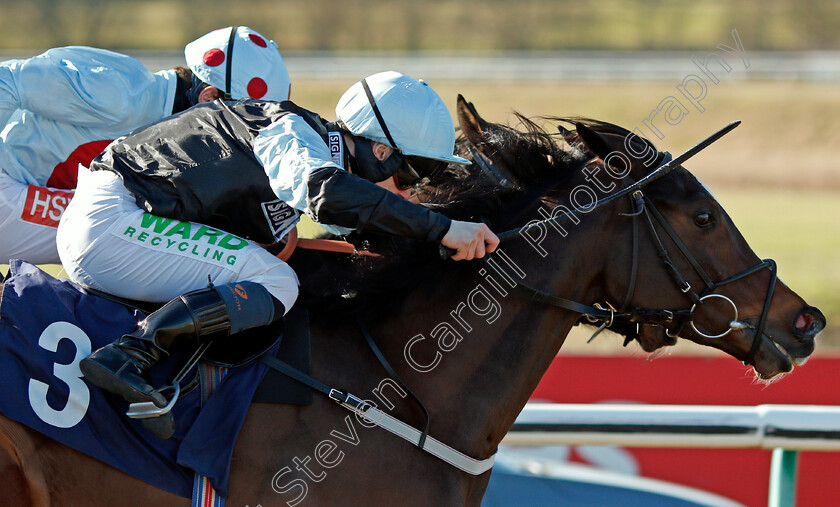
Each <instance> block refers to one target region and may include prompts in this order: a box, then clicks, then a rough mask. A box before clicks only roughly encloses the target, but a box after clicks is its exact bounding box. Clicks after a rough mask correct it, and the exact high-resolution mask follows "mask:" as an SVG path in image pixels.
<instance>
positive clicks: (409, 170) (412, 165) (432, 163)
mask: <svg viewBox="0 0 840 507" xmlns="http://www.w3.org/2000/svg"><path fill="white" fill-rule="evenodd" d="M392 156H393V155H392ZM447 165H448V164H447V163H446V162H444V161H442V160H434V159H431V158H424V157H413V156H408V157H405V156H404V157H403V162H402V164H400V166H399V167H398V168H397V172H396V173H394V179H395V181H396V183H397V188H399V189H400V190H407V189H410V188H413V187H415V186H417V184H418V183H420V181H422V180H423V178H424V177H429V178H434V177H436V176H438V175H439V174H440V173H441V172H443V170H444V169H446V166H447Z"/></svg>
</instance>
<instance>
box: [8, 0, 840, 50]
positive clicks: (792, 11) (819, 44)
mask: <svg viewBox="0 0 840 507" xmlns="http://www.w3.org/2000/svg"><path fill="white" fill-rule="evenodd" d="M2 6H3V13H2V16H1V17H0V47H3V48H7V49H9V48H45V47H51V46H56V45H67V44H87V45H94V46H102V47H109V48H153V49H171V48H176V47H179V46H183V45H184V44H186V43H187V42H189V41H190V40H192V39H194V38H196V37H198V36H200V35H201V34H203V33H205V32H208V31H210V30H212V29H214V28H218V27H222V26H229V25H248V26H251V27H254V28H256V29H257V30H260V31H262V32H263V33H270V34H272V37H273V38H274V40H276V41H277V42H278V44H279V46H280V47H281V48H285V49H300V50H357V49H360V50H380V49H383V50H394V49H398V50H438V49H442V50H454V49H462V50H463V49H470V50H510V49H514V50H517V49H521V50H554V49H658V50H672V49H705V48H708V47H709V46H710V43H711V41H716V40H717V39H718V38H719V36H720V34H722V33H723V34H725V33H728V32H729V30H731V29H732V28H733V27H735V28H738V30H739V32H741V33H742V36H743V37H745V38H747V39H749V40H750V47H752V48H754V49H769V50H802V49H831V48H834V49H837V48H840V30H838V29H837V28H838V26H840V4H838V2H836V1H833V0H742V1H739V2H733V1H721V0H693V1H685V0H630V1H619V0H599V1H595V0H575V1H572V0H520V1H509V0H481V1H479V0H424V1H422V2H421V1H417V0H373V1H364V0H341V1H335V0H306V1H300V0H270V1H269V0H237V1H236V2H231V1H221V0H166V1H161V0H157V1H155V0H4V1H3V3H2Z"/></svg>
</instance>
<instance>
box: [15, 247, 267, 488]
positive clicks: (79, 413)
mask: <svg viewBox="0 0 840 507" xmlns="http://www.w3.org/2000/svg"><path fill="white" fill-rule="evenodd" d="M143 318H144V315H143V314H142V313H140V312H138V311H136V310H133V309H130V308H128V307H125V306H122V305H120V304H117V303H114V302H111V301H107V300H104V299H102V298H99V297H96V296H93V295H89V294H86V293H84V292H83V289H81V288H80V287H79V286H77V285H75V284H73V283H72V282H69V281H67V280H56V279H54V278H52V277H50V276H49V275H47V274H46V273H44V272H43V271H41V270H40V269H38V268H37V267H35V266H33V265H31V264H28V263H26V262H24V261H20V260H15V261H13V262H12V264H11V271H10V277H9V279H8V280H6V282H5V284H4V292H3V297H2V301H0V371H3V375H2V377H0V392H2V393H3V395H2V396H0V412H2V413H3V414H4V415H5V416H6V417H9V418H11V419H14V420H15V421H18V422H20V423H22V424H24V425H26V426H28V427H30V428H32V429H34V430H36V431H38V432H40V433H42V434H44V435H46V436H47V437H50V438H52V439H54V440H57V441H59V442H61V443H63V444H65V445H67V446H69V447H72V448H74V449H76V450H78V451H80V452H83V453H85V454H87V455H88V456H91V457H93V458H96V459H98V460H100V461H103V462H105V463H107V464H109V465H111V466H113V467H115V468H117V469H119V470H122V471H124V472H126V473H128V474H130V475H132V476H134V477H137V478H138V479H141V480H143V481H145V482H148V483H149V484H152V485H154V486H156V487H158V488H161V489H164V490H166V491H169V492H171V493H174V494H177V495H180V496H184V497H187V498H189V497H190V496H191V495H192V486H193V477H194V474H195V473H199V474H201V475H204V476H207V477H208V478H209V479H210V482H211V483H212V485H213V487H214V488H216V489H217V490H218V491H219V493H221V494H222V495H226V494H227V491H228V479H229V472H230V458H231V456H232V453H233V444H234V441H235V439H236V435H237V434H238V432H239V430H240V428H241V426H242V422H243V421H244V419H245V413H246V411H247V408H248V405H249V404H250V400H251V398H252V396H253V393H254V391H255V390H256V387H257V385H258V384H259V382H260V380H261V379H262V377H263V376H264V375H265V373H266V371H267V367H266V366H265V365H263V364H262V363H259V362H254V363H251V364H250V365H247V366H244V367H240V368H235V369H231V370H229V372H228V374H227V375H226V376H225V378H224V380H223V381H222V382H221V384H219V386H218V387H217V388H216V390H215V391H214V392H213V395H212V396H211V397H210V398H209V400H208V401H207V402H206V403H205V405H204V408H202V409H199V406H200V393H199V392H198V391H199V390H194V391H192V392H190V393H188V394H186V395H184V396H182V397H181V399H180V400H179V401H178V403H177V404H176V406H175V409H174V410H173V413H174V416H175V423H176V429H175V434H174V436H173V437H172V438H171V439H169V440H161V439H158V438H156V437H154V436H152V434H151V433H149V432H148V431H147V430H146V429H145V428H144V427H143V425H142V424H141V423H140V422H139V421H136V420H132V419H129V418H128V417H127V416H126V415H125V412H126V410H127V409H128V403H127V402H125V401H124V400H123V399H122V398H120V397H119V396H115V395H111V394H109V393H105V392H104V391H101V390H99V389H97V388H96V387H94V386H91V385H89V384H87V383H86V382H85V381H84V379H83V378H82V374H81V371H80V370H79V361H81V360H82V359H83V358H84V357H86V356H87V355H88V354H90V352H91V350H96V349H98V348H99V347H102V346H104V345H106V344H108V343H110V342H112V341H113V340H114V339H115V338H117V337H119V336H120V335H122V334H124V333H127V332H130V331H132V330H133V329H134V328H135V327H136V325H137V322H138V321H140V320H142V319H143ZM278 346H279V345H278V344H275V346H274V348H273V350H272V351H270V352H269V353H272V354H273V353H276V348H277V347H278ZM182 363H183V361H178V360H175V361H167V362H166V364H164V365H161V367H156V368H153V369H152V372H151V375H152V380H153V382H154V383H155V385H163V384H167V383H169V379H171V378H172V376H173V375H174V373H175V372H174V371H173V370H172V368H173V367H174V366H175V365H176V364H182ZM166 368H168V371H167V370H166ZM90 480H91V481H95V480H96V478H95V477H91V478H90Z"/></svg>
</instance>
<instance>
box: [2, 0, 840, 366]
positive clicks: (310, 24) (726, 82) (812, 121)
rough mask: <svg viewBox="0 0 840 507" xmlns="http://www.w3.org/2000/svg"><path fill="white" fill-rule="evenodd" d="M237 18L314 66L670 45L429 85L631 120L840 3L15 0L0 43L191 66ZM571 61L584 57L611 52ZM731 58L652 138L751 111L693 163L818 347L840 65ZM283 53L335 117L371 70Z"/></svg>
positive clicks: (493, 100)
mask: <svg viewBox="0 0 840 507" xmlns="http://www.w3.org/2000/svg"><path fill="white" fill-rule="evenodd" d="M237 24H241V25H247V26H251V27H252V28H255V29H256V30H258V31H260V32H261V33H263V34H264V35H266V36H268V37H270V38H272V39H274V40H275V41H276V42H277V43H278V46H279V47H280V51H281V52H282V53H284V54H286V55H301V54H304V53H305V54H306V55H308V56H312V57H314V58H315V59H316V60H315V61H316V62H317V61H318V60H317V59H318V58H319V55H330V54H335V52H338V54H339V55H341V52H342V51H347V52H353V56H354V57H358V56H361V57H362V58H366V57H370V58H372V59H375V58H377V57H381V56H382V55H391V54H394V53H397V54H400V55H405V56H406V57H407V58H408V59H409V60H410V59H411V58H412V57H414V56H415V55H424V54H446V55H449V56H454V57H456V58H458V57H459V55H467V54H468V55H470V56H471V57H475V56H476V55H479V56H486V57H489V58H492V57H493V56H494V55H499V54H506V55H508V56H510V55H513V58H514V59H516V58H522V59H527V58H530V56H529V55H532V54H533V55H543V54H546V53H549V54H558V55H562V54H564V53H563V52H564V51H568V50H576V51H582V50H603V51H609V52H610V57H612V58H618V59H621V58H622V54H624V53H622V51H628V50H632V51H646V52H647V51H650V53H649V54H650V58H653V59H654V60H655V59H656V58H658V57H660V56H662V57H664V56H668V55H670V57H671V58H672V59H673V58H674V53H673V52H674V51H681V52H682V53H676V55H677V57H676V58H677V59H682V60H683V63H684V66H682V67H677V68H676V69H674V70H673V71H671V70H666V71H664V73H663V71H662V70H661V69H660V71H659V72H658V74H657V77H656V78H655V79H653V78H651V79H650V80H645V79H644V78H642V79H639V78H638V77H636V78H634V79H632V80H624V81H620V80H619V81H617V80H615V79H607V80H600V81H599V80H596V79H593V78H591V77H585V78H584V77H582V78H580V79H576V76H575V75H570V76H564V77H563V79H562V80H555V81H552V80H545V79H542V80H534V81H533V82H531V81H529V80H528V79H522V78H521V77H520V78H517V79H515V80H511V79H504V78H497V79H494V78H492V77H490V78H488V77H487V76H476V77H473V78H469V79H451V78H446V76H444V77H443V78H438V79H437V80H432V79H430V80H429V81H430V82H431V84H432V85H433V86H434V87H435V89H436V90H437V91H438V92H439V93H440V95H441V96H442V97H443V98H444V100H445V101H446V103H447V104H448V105H449V106H450V107H451V108H453V109H454V105H455V97H456V95H457V94H458V93H462V94H464V95H465V96H466V98H467V99H468V100H470V101H472V102H474V103H475V104H476V106H477V107H478V110H479V111H480V112H481V113H482V115H483V116H485V117H486V118H487V119H489V120H493V121H502V122H508V121H511V112H512V111H514V110H517V111H521V112H522V113H524V114H526V115H528V116H537V115H564V116H575V115H580V116H588V117H594V118H598V119H603V120H607V121H611V122H614V123H618V124H621V125H623V126H625V127H628V128H633V127H637V126H640V125H641V124H642V121H643V120H644V119H645V118H648V117H649V115H650V114H651V112H652V111H653V110H654V109H655V108H656V107H657V105H658V104H660V102H661V101H662V100H663V99H664V98H666V97H668V96H675V95H676V96H678V93H677V91H676V89H675V87H676V86H677V85H678V84H680V82H681V80H682V79H683V78H684V77H685V76H686V75H687V74H688V73H690V72H694V73H698V72H699V71H698V70H697V68H696V67H694V66H693V65H692V64H691V62H690V60H689V57H690V56H691V55H693V54H695V53H696V54H697V55H700V56H702V55H704V54H707V53H709V52H713V51H715V48H716V46H717V45H718V44H719V43H721V42H724V43H730V44H731V41H732V38H731V31H732V30H733V29H737V31H738V34H739V36H740V39H741V41H742V42H743V46H744V48H745V49H746V52H747V55H748V56H750V57H751V58H755V57H756V56H757V55H758V53H759V52H762V53H761V54H762V55H764V56H768V58H770V60H769V61H770V63H769V64H766V65H769V67H771V68H772V65H773V63H772V61H773V60H772V58H773V57H774V55H779V56H784V57H790V58H794V59H795V58H798V57H799V55H806V54H807V55H814V54H817V55H833V54H835V53H833V51H837V50H840V30H838V27H840V2H834V1H823V0H798V1H793V0H770V1H761V2H759V1H757V0H748V1H742V2H724V1H716V0H696V1H691V2H689V1H682V0H634V1H615V0H607V1H598V2H596V1H574V2H573V1H557V0H550V1H549V0H526V1H516V2H512V1H501V0H489V1H477V0H464V1H454V0H431V1H424V2H418V1H405V0H389V1H380V0H377V1H361V0H344V1H333V0H307V1H305V2H303V1H276V0H275V1H271V2H269V1H261V0H251V1H249V0H240V1H237V2H223V1H217V0H211V1H197V0H180V1H179V0H169V1H166V2H163V1H141V0H111V1H106V0H86V1H82V0H68V1H58V0H26V1H20V0H4V2H3V14H2V16H0V51H3V52H5V53H9V54H14V55H15V56H32V55H34V54H37V53H38V52H40V51H41V50H43V49H46V48H48V47H52V46H57V45H68V44H83V45H93V46H98V47H105V48H109V49H115V50H125V51H127V52H132V51H137V50H159V51H164V52H168V54H170V55H174V56H172V57H173V58H175V60H178V61H177V63H182V58H183V56H182V54H183V53H182V48H183V45H184V44H185V43H187V42H189V41H191V40H193V39H194V38H196V37H198V36H200V35H202V34H204V33H206V32H208V31H210V30H213V29H216V28H220V27H224V26H230V25H237ZM765 51H766V52H767V53H764V52H765ZM511 52H512V53H511ZM531 52H533V53H531ZM802 52H808V53H802ZM645 54H648V53H645ZM838 54H840V53H838ZM576 56H577V57H579V58H582V59H583V61H584V65H585V64H586V62H587V61H590V62H594V59H596V58H600V57H601V56H604V55H603V54H601V53H592V54H589V53H586V52H583V53H576ZM342 58H343V57H342ZM374 61H375V60H374ZM728 61H729V63H730V64H732V66H733V70H732V72H730V73H728V74H727V73H721V82H720V84H717V85H711V84H709V86H708V90H707V95H706V97H705V98H704V99H703V106H704V107H705V111H704V112H703V113H699V112H698V111H696V110H691V112H690V113H689V114H687V115H686V116H685V118H684V119H683V121H681V122H680V123H679V124H678V125H662V132H663V133H664V135H665V139H662V140H659V139H654V141H656V142H657V144H658V145H659V146H660V147H661V148H663V149H667V150H670V151H671V152H674V153H676V152H679V151H681V150H683V149H685V148H687V147H689V146H691V145H692V144H694V143H695V142H697V141H698V140H700V139H702V138H703V137H705V136H706V135H707V134H709V133H711V132H712V131H714V130H715V129H717V128H718V127H720V126H722V125H724V124H725V123H727V122H729V121H731V120H735V119H740V120H742V121H743V123H742V125H741V126H740V127H739V128H738V129H737V130H736V131H735V132H734V133H733V134H731V135H729V136H727V137H726V138H724V139H723V140H721V141H720V142H718V143H716V144H715V146H714V147H713V148H711V149H709V150H707V151H705V152H703V153H702V154H700V155H699V156H697V157H696V158H695V159H693V160H692V161H691V163H690V164H688V167H689V169H691V170H692V172H694V173H695V174H696V175H697V176H698V177H699V178H700V179H702V180H703V181H704V182H705V183H707V184H708V185H709V186H710V187H711V189H712V191H713V192H715V194H716V195H717V197H718V198H719V200H720V201H721V202H722V204H723V205H724V207H725V208H726V209H727V210H728V211H729V213H730V215H732V217H733V219H734V220H735V222H736V224H738V226H739V228H740V229H741V231H742V232H743V234H744V236H745V237H746V238H747V240H748V241H749V242H750V244H751V245H752V246H753V248H754V250H755V251H756V253H757V254H758V255H759V256H760V257H772V258H775V259H776V260H777V261H778V263H779V276H780V277H781V279H782V280H783V281H784V282H786V283H787V284H788V285H790V286H791V288H793V290H795V291H796V292H798V293H799V294H800V295H801V296H803V297H804V298H805V299H806V300H807V301H808V302H809V303H810V304H813V305H814V306H818V307H819V308H821V309H822V310H823V312H824V313H825V314H826V316H827V317H828V319H829V329H828V331H827V332H825V333H823V335H822V339H821V341H822V343H821V347H818V351H821V352H830V351H831V350H832V349H833V350H835V351H836V350H840V293H838V290H837V287H838V286H840V255H839V254H840V200H838V195H840V157H838V156H837V153H836V150H835V147H836V146H838V144H840V82H838V81H836V79H840V67H838V69H837V70H836V72H835V73H834V74H828V77H827V78H825V79H824V80H823V78H818V79H810V80H803V79H801V77H796V76H794V80H787V79H784V78H773V79H769V78H765V77H760V76H759V77H756V76H755V75H750V74H749V73H748V72H746V71H745V69H744V67H743V66H740V67H739V65H740V62H738V61H737V60H736V59H734V58H732V59H729V60H728ZM829 61H834V62H839V61H840V58H838V59H835V60H829ZM287 63H288V65H289V71H290V74H291V76H292V80H293V85H292V95H293V96H292V98H293V100H295V101H296V102H298V103H300V104H301V105H303V106H305V107H308V108H310V109H313V110H315V111H318V112H320V113H322V114H323V116H325V117H327V118H329V119H332V117H333V113H332V111H333V108H334V105H335V102H336V101H337V99H338V97H339V96H340V95H341V93H342V92H343V91H344V90H345V89H346V88H347V87H348V86H350V85H351V84H352V83H353V82H354V81H355V80H356V79H358V78H360V77H363V74H362V73H361V71H360V73H359V75H358V76H354V77H352V78H349V77H348V78H346V79H345V78H344V77H340V78H337V77H330V78H322V77H317V76H313V75H312V74H310V73H307V71H306V69H305V68H304V67H303V66H299V64H298V61H297V60H295V58H293V57H290V58H287ZM757 67H758V65H755V66H754V67H753V70H754V69H755V68H757ZM150 68H151V69H152V70H159V68H160V67H159V68H153V67H150ZM377 70H387V69H386V68H381V69H377ZM395 70H404V69H401V68H397V69H395ZM771 70H772V69H771ZM818 70H830V69H818ZM669 76H670V77H669ZM415 77H425V76H423V75H415ZM643 77H644V76H643ZM643 133H646V134H649V131H643ZM50 270H51V271H53V272H58V267H57V266H53V267H50ZM615 341H616V342H617V340H615Z"/></svg>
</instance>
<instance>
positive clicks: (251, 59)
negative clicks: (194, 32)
mask: <svg viewBox="0 0 840 507" xmlns="http://www.w3.org/2000/svg"><path fill="white" fill-rule="evenodd" d="M184 56H186V58H187V65H188V66H189V68H190V70H192V71H193V74H195V76H196V77H197V78H198V79H200V80H201V81H203V82H205V83H207V84H209V85H211V86H215V87H216V88H218V89H219V90H221V91H223V92H225V93H227V94H229V95H230V96H231V98H233V99H237V100H238V99H244V98H252V99H266V100H276V101H282V100H287V99H288V98H289V89H290V87H291V81H290V79H289V72H288V71H287V70H286V64H285V63H283V58H282V57H281V56H280V53H279V52H278V51H277V44H275V43H274V41H273V40H268V39H266V38H265V37H263V36H262V35H260V34H259V33H257V32H256V31H254V30H252V29H250V28H248V27H246V26H233V27H228V28H221V29H219V30H214V31H212V32H210V33H208V34H206V35H204V36H202V37H199V38H198V39H196V40H194V41H192V42H190V43H189V44H187V46H186V47H185V48H184Z"/></svg>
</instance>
